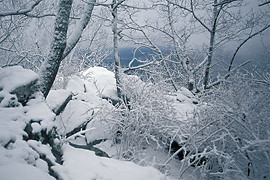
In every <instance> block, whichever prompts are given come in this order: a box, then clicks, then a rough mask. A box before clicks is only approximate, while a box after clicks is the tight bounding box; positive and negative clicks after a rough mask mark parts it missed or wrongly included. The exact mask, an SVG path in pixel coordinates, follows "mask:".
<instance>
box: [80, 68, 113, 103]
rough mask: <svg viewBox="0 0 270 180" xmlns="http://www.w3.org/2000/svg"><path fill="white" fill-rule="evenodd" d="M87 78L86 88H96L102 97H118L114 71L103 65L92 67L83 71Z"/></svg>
mask: <svg viewBox="0 0 270 180" xmlns="http://www.w3.org/2000/svg"><path fill="white" fill-rule="evenodd" d="M81 75H82V76H83V77H84V78H85V79H87V81H88V82H90V83H89V84H88V86H86V90H87V91H88V90H89V89H95V90H96V92H97V93H98V94H100V95H101V97H107V98H111V99H117V92H116V82H115V78H114V73H113V72H111V71H109V70H107V69H106V68H103V67H91V68H89V69H87V70H85V71H83V72H82V73H81Z"/></svg>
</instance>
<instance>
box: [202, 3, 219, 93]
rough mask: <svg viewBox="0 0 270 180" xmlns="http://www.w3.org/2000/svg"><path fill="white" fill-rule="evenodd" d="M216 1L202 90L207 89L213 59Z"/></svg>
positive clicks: (216, 15) (216, 13)
mask: <svg viewBox="0 0 270 180" xmlns="http://www.w3.org/2000/svg"><path fill="white" fill-rule="evenodd" d="M216 4H217V0H214V9H213V26H212V29H211V32H210V43H209V49H208V58H207V63H206V68H205V72H204V83H203V85H204V89H207V86H208V83H209V76H210V67H211V64H212V58H213V50H214V42H215V34H216V27H217V18H218V9H217V6H216Z"/></svg>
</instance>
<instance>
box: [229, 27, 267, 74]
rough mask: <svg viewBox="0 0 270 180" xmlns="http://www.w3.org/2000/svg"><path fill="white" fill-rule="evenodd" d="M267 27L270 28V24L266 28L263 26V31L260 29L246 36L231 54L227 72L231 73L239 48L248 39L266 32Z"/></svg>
mask: <svg viewBox="0 0 270 180" xmlns="http://www.w3.org/2000/svg"><path fill="white" fill-rule="evenodd" d="M269 27H270V24H269V25H268V26H265V27H264V28H263V29H261V30H260V31H257V32H255V33H253V34H252V35H250V36H248V37H247V38H246V39H245V40H244V41H243V42H242V43H241V44H240V45H239V46H238V47H237V48H236V50H235V52H234V54H233V57H232V59H231V62H230V65H229V68H228V72H230V71H231V68H232V64H233V62H234V60H235V57H236V55H237V53H238V51H239V50H240V49H241V47H242V46H243V45H244V44H246V42H247V41H248V40H250V39H251V38H253V37H254V36H256V35H258V34H260V33H262V32H263V31H265V30H267V29H268V28H269Z"/></svg>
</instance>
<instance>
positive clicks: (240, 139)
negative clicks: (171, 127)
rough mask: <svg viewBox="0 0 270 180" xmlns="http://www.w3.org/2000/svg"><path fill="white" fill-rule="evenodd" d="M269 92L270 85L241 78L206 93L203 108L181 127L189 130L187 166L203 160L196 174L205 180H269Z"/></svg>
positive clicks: (237, 77) (239, 76)
mask: <svg viewBox="0 0 270 180" xmlns="http://www.w3.org/2000/svg"><path fill="white" fill-rule="evenodd" d="M269 90H270V86H269V84H266V83H264V84H260V83H258V82H256V81H255V80H252V78H250V77H249V76H248V75H243V74H241V75H236V76H234V77H232V78H231V79H230V81H229V82H226V83H224V84H222V85H220V86H219V87H217V88H216V89H212V90H211V91H209V92H208V93H207V94H204V95H203V96H202V100H204V102H205V104H203V105H201V107H200V108H199V110H198V112H197V115H196V116H195V117H194V118H193V119H191V120H190V121H189V123H188V124H185V125H184V126H182V129H183V130H185V132H188V131H189V133H187V134H188V135H187V136H186V143H185V148H187V149H188V150H189V153H188V154H186V157H185V158H184V160H183V162H186V164H187V165H190V164H192V162H194V163H197V162H200V161H199V160H198V161H195V160H194V158H195V159H196V158H197V159H200V157H204V161H203V162H201V164H200V165H201V166H198V167H197V168H195V170H199V171H200V172H201V174H202V178H205V179H218V178H220V179H267V178H269V177H270V174H269V167H270V158H269V157H270V134H269V129H270V122H269V117H270V111H269V109H270V107H269V104H270V94H269ZM186 169H187V168H184V167H183V168H182V169H181V171H183V172H184V171H185V170H186Z"/></svg>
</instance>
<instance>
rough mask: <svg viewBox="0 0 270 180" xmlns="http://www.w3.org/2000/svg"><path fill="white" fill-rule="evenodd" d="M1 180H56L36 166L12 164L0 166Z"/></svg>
mask: <svg viewBox="0 0 270 180" xmlns="http://www.w3.org/2000/svg"><path fill="white" fill-rule="evenodd" d="M0 174H1V180H21V179H27V180H31V179H32V180H36V179H38V180H55V179H54V178H53V177H51V176H49V174H48V173H46V172H44V171H42V170H40V169H39V168H36V167H34V166H31V165H28V164H22V163H16V162H12V163H9V162H8V164H6V165H3V166H2V165H0Z"/></svg>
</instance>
